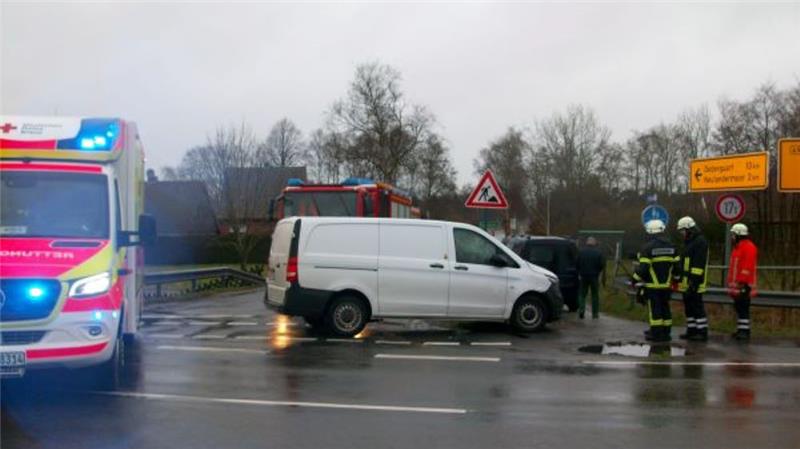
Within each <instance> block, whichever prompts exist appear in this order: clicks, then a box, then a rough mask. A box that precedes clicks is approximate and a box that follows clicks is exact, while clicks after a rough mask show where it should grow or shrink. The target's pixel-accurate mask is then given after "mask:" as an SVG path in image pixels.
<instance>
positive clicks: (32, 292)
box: [28, 286, 44, 301]
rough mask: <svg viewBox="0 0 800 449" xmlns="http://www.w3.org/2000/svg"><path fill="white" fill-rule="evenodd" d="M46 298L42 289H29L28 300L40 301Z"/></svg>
mask: <svg viewBox="0 0 800 449" xmlns="http://www.w3.org/2000/svg"><path fill="white" fill-rule="evenodd" d="M43 296H44V289H43V288H42V287H36V286H34V287H28V299H31V300H34V301H36V300H39V299H41V298H42V297H43Z"/></svg>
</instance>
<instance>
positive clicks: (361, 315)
mask: <svg viewBox="0 0 800 449" xmlns="http://www.w3.org/2000/svg"><path fill="white" fill-rule="evenodd" d="M371 317H372V307H371V306H370V304H369V300H367V298H366V297H365V296H364V295H363V294H362V293H361V292H359V291H356V290H342V291H340V292H337V293H336V294H334V295H333V296H332V297H331V299H330V301H329V302H328V305H327V306H326V308H325V313H324V314H323V320H324V323H325V327H326V328H327V330H328V332H330V333H332V334H334V335H338V336H341V337H353V336H355V335H357V334H359V333H360V332H361V331H362V330H363V329H364V327H365V326H366V325H367V323H368V322H369V320H370V318H371Z"/></svg>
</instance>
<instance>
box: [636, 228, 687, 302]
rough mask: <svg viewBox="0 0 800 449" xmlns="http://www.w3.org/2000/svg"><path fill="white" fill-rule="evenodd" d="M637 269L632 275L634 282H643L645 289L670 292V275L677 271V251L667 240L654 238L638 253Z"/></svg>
mask: <svg viewBox="0 0 800 449" xmlns="http://www.w3.org/2000/svg"><path fill="white" fill-rule="evenodd" d="M638 258H639V267H638V268H637V269H636V272H635V273H634V274H633V279H634V280H635V281H636V282H643V283H644V286H645V288H649V289H652V290H670V289H671V288H672V275H673V273H675V272H677V270H678V261H679V259H680V257H679V256H678V251H677V250H676V249H675V245H673V244H672V243H671V242H670V241H669V240H667V239H666V238H665V237H663V236H656V237H654V238H652V239H651V240H650V241H649V242H647V243H646V244H645V245H644V247H642V250H641V251H640V252H639V256H638Z"/></svg>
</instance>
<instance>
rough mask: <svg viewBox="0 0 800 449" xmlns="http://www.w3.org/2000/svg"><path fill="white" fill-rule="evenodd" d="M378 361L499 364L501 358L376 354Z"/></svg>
mask: <svg viewBox="0 0 800 449" xmlns="http://www.w3.org/2000/svg"><path fill="white" fill-rule="evenodd" d="M375 358H376V359H396V360H441V361H447V362H495V363H496V362H499V361H500V358H499V357H454V356H445V355H411V354H375Z"/></svg>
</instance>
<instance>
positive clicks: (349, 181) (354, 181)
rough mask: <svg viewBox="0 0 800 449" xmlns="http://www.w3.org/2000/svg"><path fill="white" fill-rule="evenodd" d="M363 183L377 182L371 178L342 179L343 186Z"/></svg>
mask: <svg viewBox="0 0 800 449" xmlns="http://www.w3.org/2000/svg"><path fill="white" fill-rule="evenodd" d="M363 184H375V181H373V180H371V179H369V178H347V179H345V180H344V181H342V185H343V186H360V185H363Z"/></svg>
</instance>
